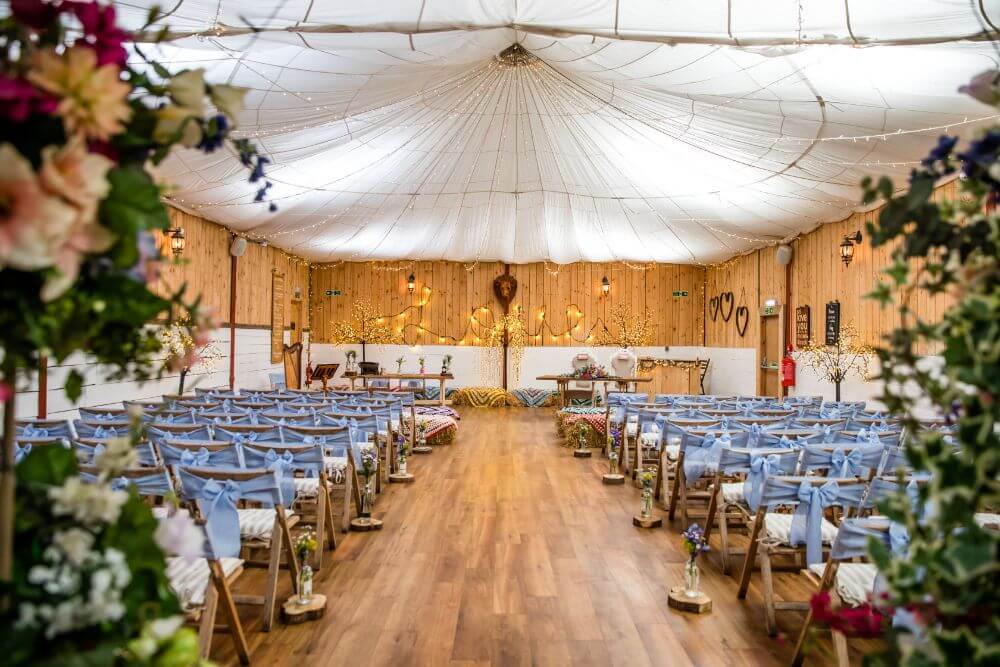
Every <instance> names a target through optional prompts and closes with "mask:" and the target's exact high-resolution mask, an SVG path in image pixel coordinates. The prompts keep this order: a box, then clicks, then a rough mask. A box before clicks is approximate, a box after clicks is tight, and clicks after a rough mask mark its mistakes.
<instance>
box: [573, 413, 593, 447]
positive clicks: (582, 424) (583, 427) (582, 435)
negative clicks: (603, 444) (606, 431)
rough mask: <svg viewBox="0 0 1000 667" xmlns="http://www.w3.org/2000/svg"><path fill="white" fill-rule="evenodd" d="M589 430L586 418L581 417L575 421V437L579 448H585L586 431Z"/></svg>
mask: <svg viewBox="0 0 1000 667" xmlns="http://www.w3.org/2000/svg"><path fill="white" fill-rule="evenodd" d="M590 430H591V428H590V426H589V425H588V424H587V422H586V420H584V419H581V420H580V421H578V422H577V423H576V439H577V441H578V442H579V443H580V449H586V448H587V431H590Z"/></svg>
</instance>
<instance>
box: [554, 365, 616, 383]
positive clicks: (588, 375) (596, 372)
mask: <svg viewBox="0 0 1000 667" xmlns="http://www.w3.org/2000/svg"><path fill="white" fill-rule="evenodd" d="M564 377H571V378H575V379H577V380H601V379H603V378H607V377H611V375H609V374H608V371H607V369H605V368H604V366H601V365H599V364H587V365H586V366H584V367H582V368H576V369H574V370H573V372H572V373H569V374H567V375H565V376H564Z"/></svg>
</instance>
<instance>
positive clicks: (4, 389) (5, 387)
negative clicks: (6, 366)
mask: <svg viewBox="0 0 1000 667" xmlns="http://www.w3.org/2000/svg"><path fill="white" fill-rule="evenodd" d="M13 395H14V390H13V389H12V388H11V386H10V385H9V384H7V383H6V382H0V403H3V402H5V401H8V400H10V397H11V396H13Z"/></svg>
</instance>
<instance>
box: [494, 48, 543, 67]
mask: <svg viewBox="0 0 1000 667" xmlns="http://www.w3.org/2000/svg"><path fill="white" fill-rule="evenodd" d="M493 61H494V62H495V63H496V64H497V65H499V66H500V67H508V68H512V69H513V68H517V67H530V68H536V67H541V66H542V61H541V60H540V59H539V58H538V56H535V55H534V54H532V53H531V52H530V51H528V50H527V49H525V48H524V47H523V46H521V45H520V44H511V45H510V46H508V47H507V48H506V49H504V50H503V51H501V52H500V53H498V54H496V55H495V56H493Z"/></svg>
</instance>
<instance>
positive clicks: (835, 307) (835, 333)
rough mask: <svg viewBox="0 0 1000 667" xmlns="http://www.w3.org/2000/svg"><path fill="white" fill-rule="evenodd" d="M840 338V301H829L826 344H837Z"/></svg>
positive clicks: (827, 306) (827, 305)
mask: <svg viewBox="0 0 1000 667" xmlns="http://www.w3.org/2000/svg"><path fill="white" fill-rule="evenodd" d="M838 340H840V302H839V301H828V302H827V304H826V341H825V342H826V344H827V345H836V344H837V341H838Z"/></svg>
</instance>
